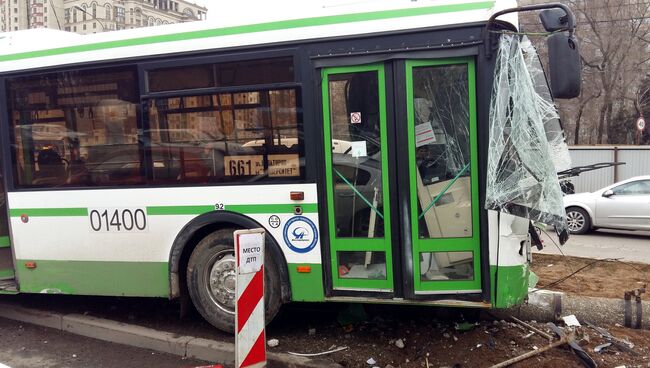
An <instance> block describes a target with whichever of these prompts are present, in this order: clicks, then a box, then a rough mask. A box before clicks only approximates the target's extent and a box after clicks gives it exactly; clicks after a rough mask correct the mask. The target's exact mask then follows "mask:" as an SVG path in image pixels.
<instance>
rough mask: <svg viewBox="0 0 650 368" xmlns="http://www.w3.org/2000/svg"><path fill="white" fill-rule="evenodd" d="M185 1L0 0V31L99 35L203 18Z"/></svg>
mask: <svg viewBox="0 0 650 368" xmlns="http://www.w3.org/2000/svg"><path fill="white" fill-rule="evenodd" d="M206 14H207V9H206V8H205V7H203V6H199V5H197V4H194V3H193V2H190V1H185V0H0V31H2V32H9V31H17V30H22V29H29V28H52V29H60V30H64V31H70V32H76V33H80V34H88V33H99V32H105V31H115V30H121V29H132V28H139V27H153V26H159V25H163V24H171V23H181V22H191V21H195V20H203V19H205V18H206Z"/></svg>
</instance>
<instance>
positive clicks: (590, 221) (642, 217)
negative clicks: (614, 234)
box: [564, 176, 650, 234]
mask: <svg viewBox="0 0 650 368" xmlns="http://www.w3.org/2000/svg"><path fill="white" fill-rule="evenodd" d="M564 208H566V213H567V222H568V225H569V232H570V233H571V234H584V233H586V232H588V231H589V230H592V229H597V228H608V229H622V230H650V176H637V177H634V178H631V179H627V180H623V181H620V182H618V183H615V184H612V185H610V186H607V187H605V188H602V189H599V190H597V191H595V192H592V193H578V194H570V195H567V196H565V197H564Z"/></svg>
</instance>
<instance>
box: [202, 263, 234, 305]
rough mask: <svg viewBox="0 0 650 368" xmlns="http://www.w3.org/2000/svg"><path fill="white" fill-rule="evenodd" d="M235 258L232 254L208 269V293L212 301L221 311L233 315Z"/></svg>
mask: <svg viewBox="0 0 650 368" xmlns="http://www.w3.org/2000/svg"><path fill="white" fill-rule="evenodd" d="M236 281H237V275H236V273H235V257H234V256H233V255H232V254H227V255H224V256H223V257H221V258H219V259H217V260H216V261H215V262H214V264H213V265H212V268H211V269H210V275H209V281H208V282H209V285H208V291H209V292H210V296H211V297H212V299H213V301H214V302H215V304H216V305H217V307H219V308H220V309H222V310H223V311H225V312H227V313H230V314H234V313H235V284H236Z"/></svg>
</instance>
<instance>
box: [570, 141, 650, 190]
mask: <svg viewBox="0 0 650 368" xmlns="http://www.w3.org/2000/svg"><path fill="white" fill-rule="evenodd" d="M569 152H570V153H571V166H572V167H576V166H583V165H591V164H596V163H599V162H625V165H619V166H614V167H609V168H606V169H600V170H594V171H589V172H586V173H584V174H580V176H578V177H574V178H571V182H572V183H573V185H574V186H575V191H576V193H580V192H593V191H595V190H598V189H600V188H602V187H605V186H607V185H610V184H614V183H616V182H617V181H621V180H625V179H629V178H631V177H634V176H639V175H650V147H648V146H572V147H569Z"/></svg>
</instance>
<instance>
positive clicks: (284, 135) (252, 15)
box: [0, 0, 579, 331]
mask: <svg viewBox="0 0 650 368" xmlns="http://www.w3.org/2000/svg"><path fill="white" fill-rule="evenodd" d="M307 3H309V2H307ZM512 7H516V3H515V2H514V1H502V0H491V1H475V0H463V1H447V0H439V1H438V0H437V1H417V2H413V1H406V0H403V1H376V2H364V3H362V4H357V5H345V6H331V7H317V6H311V5H309V4H303V5H302V6H301V7H298V8H293V9H291V10H288V9H280V8H272V7H270V6H269V8H268V9H267V10H268V11H265V10H263V9H257V10H256V11H255V12H242V13H238V14H228V11H227V9H223V10H218V11H217V10H215V11H214V12H215V13H216V12H219V14H215V15H214V16H215V18H217V19H215V20H213V21H210V22H207V21H205V22H194V23H185V24H179V25H171V26H161V27H154V28H140V29H132V30H124V31H120V32H109V33H101V34H96V35H87V36H80V35H76V34H71V33H66V32H61V31H54V30H30V31H19V32H12V33H5V34H0V43H1V44H2V48H1V49H0V82H1V83H0V121H1V124H0V125H1V126H0V137H1V142H2V143H1V144H0V147H2V149H1V150H0V155H1V158H2V170H1V171H0V173H1V174H2V176H3V177H2V181H1V183H2V185H3V187H2V194H1V198H2V209H1V210H0V231H1V235H2V238H1V243H0V293H7V294H12V293H54V294H74V295H104V296H139V297H162V298H170V299H180V300H181V301H183V302H190V301H191V302H192V303H193V304H194V306H195V307H196V308H197V309H198V311H199V312H200V313H201V314H202V315H203V316H204V317H205V318H206V319H207V320H208V321H209V322H210V323H212V324H213V325H215V326H216V327H218V328H220V329H223V330H226V331H232V330H233V321H234V317H233V314H234V297H235V294H234V288H235V270H234V254H233V236H232V233H233V231H234V230H237V229H243V228H264V229H265V230H266V234H267V238H266V239H267V240H266V243H267V253H266V254H267V256H266V260H265V264H266V266H265V269H266V306H267V307H266V312H267V317H268V319H269V320H270V319H271V318H272V317H273V316H274V315H275V314H276V313H277V312H278V310H279V308H280V306H281V305H282V304H283V303H286V302H290V301H308V302H331V301H342V302H368V303H397V304H423V305H437V306H462V307H477V308H490V307H508V306H512V305H515V304H516V303H519V302H521V301H522V300H524V298H525V297H526V295H527V292H528V287H529V278H530V272H529V268H528V267H529V262H530V257H531V251H530V248H531V234H530V232H529V230H530V224H531V218H532V217H531V216H527V215H530V214H533V215H534V214H538V213H542V212H544V211H543V209H541V210H540V209H539V208H535V206H533V205H531V206H528V207H526V206H521V205H519V206H517V205H514V204H515V201H512V204H513V206H506V205H503V206H496V207H494V208H495V209H496V210H493V209H486V203H488V201H487V200H486V199H489V198H486V195H489V193H490V190H491V189H490V188H491V187H490V185H492V184H489V176H490V175H489V174H490V169H489V162H490V161H489V160H488V157H489V156H490V154H489V151H490V150H491V148H489V147H491V140H490V134H491V126H493V125H494V124H492V125H491V124H490V115H491V111H496V110H495V109H496V107H495V104H498V101H495V99H494V96H495V94H499V95H500V94H501V93H503V92H504V91H505V92H509V93H511V94H512V93H517V92H513V91H517V89H513V87H512V86H510V87H508V83H506V86H505V87H503V86H500V85H499V84H498V83H495V76H496V75H499V73H498V66H497V64H498V61H499V60H500V59H499V58H503V57H504V56H503V55H501V54H500V53H499V42H500V39H502V38H504V37H510V39H511V40H515V43H516V42H520V41H517V40H520V37H519V36H517V35H514V36H513V35H506V34H504V32H507V31H516V30H517V15H516V13H512V12H504V13H507V14H505V15H503V16H502V17H499V18H498V19H496V20H494V19H492V20H491V17H493V16H495V15H498V12H500V11H502V10H504V9H507V8H512ZM569 15H570V14H569ZM131 17H134V15H131ZM135 17H138V12H137V11H136V14H135ZM565 18H567V16H566V14H565V16H564V17H563V19H565ZM569 18H572V15H571V16H570V17H569ZM569 31H572V30H571V29H569ZM558 33H562V32H557V31H556V32H555V33H554V34H558ZM521 42H523V41H521ZM513 47H514V46H513ZM532 52H533V53H534V50H533V51H532ZM525 54H526V53H520V56H521V55H525ZM556 59H557V58H556ZM559 60H561V58H560V59H559ZM556 62H557V61H556ZM551 66H553V65H551ZM495 68H496V69H497V71H496V72H495ZM501 74H503V73H501ZM505 74H506V75H508V73H505ZM542 76H543V75H542ZM571 77H572V75H571V74H569V75H568V79H572V78H571ZM508 78H510V77H508ZM527 78H528V80H530V79H531V78H530V76H528V77H527ZM564 79H565V78H563V80H564ZM573 79H575V78H573ZM578 79H579V76H578ZM541 85H542V87H546V93H547V94H548V93H549V91H548V87H547V86H548V85H547V84H546V81H545V79H543V80H542V83H541ZM536 87H539V86H537V85H536ZM554 87H555V86H554ZM502 89H504V90H502ZM542 89H543V88H542ZM510 101H514V100H513V99H512V98H510ZM507 104H508V103H507ZM524 104H525V103H524ZM511 105H512V103H511ZM516 106H517V105H516V104H515V107H516ZM513 110H515V109H514V108H513ZM506 120H507V119H506ZM538 133H539V132H538ZM556 133H558V132H556ZM541 134H542V135H543V134H544V131H542V132H541ZM559 134H560V135H561V129H560V132H559ZM531 144H532V143H531ZM532 145H533V146H534V144H532ZM529 148H530V147H529ZM526 152H528V153H525V152H523V151H522V152H519V154H518V155H517V157H519V156H522V155H523V156H525V155H526V154H531V155H532V154H536V155H537V156H534V157H535V158H534V160H536V161H539V162H550V158H549V157H545V156H544V154H543V150H542V151H540V150H535V152H533V153H531V150H530V149H528V150H527V151H526ZM508 157H509V156H508V155H504V156H503V158H502V160H501V161H499V162H500V164H503V162H506V163H507V162H510V163H512V162H518V161H517V159H516V158H512V157H510V158H508ZM504 160H505V161H504ZM508 160H510V161H508ZM550 165H551V167H552V165H553V164H552V163H550ZM515 166H516V165H515ZM546 167H549V165H546ZM546 182H547V184H546V185H550V186H551V187H552V186H553V185H555V186H557V187H558V188H559V185H558V184H557V177H553V175H550V176H549V178H548V180H546ZM549 183H550V184H549ZM558 190H559V189H558ZM522 207H526V210H525V211H523V212H525V213H524V214H523V215H521V216H520V214H521V213H522V212H521V211H519V212H518V211H517V208H522ZM562 210H563V209H562ZM515 215H518V216H515ZM537 218H539V219H543V216H542V217H539V216H538V217H537ZM551 222H552V221H551ZM533 233H534V232H533Z"/></svg>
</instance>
